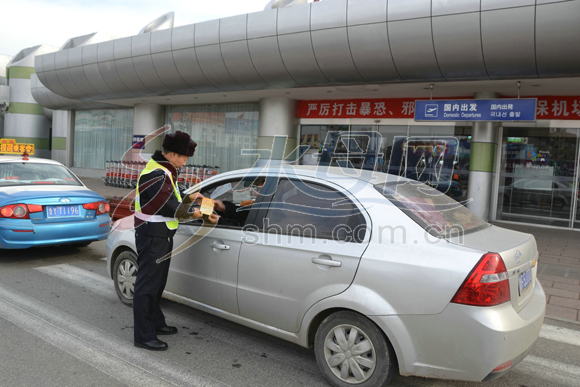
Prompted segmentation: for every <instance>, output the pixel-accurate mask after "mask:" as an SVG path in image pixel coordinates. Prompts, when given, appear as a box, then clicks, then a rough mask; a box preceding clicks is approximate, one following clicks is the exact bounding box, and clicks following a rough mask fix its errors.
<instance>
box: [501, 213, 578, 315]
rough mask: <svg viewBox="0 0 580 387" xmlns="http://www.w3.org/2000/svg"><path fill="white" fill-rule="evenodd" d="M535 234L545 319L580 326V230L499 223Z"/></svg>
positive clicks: (505, 226)
mask: <svg viewBox="0 0 580 387" xmlns="http://www.w3.org/2000/svg"><path fill="white" fill-rule="evenodd" d="M497 225H498V226H500V227H504V228H509V229H511V230H516V231H521V232H527V233H530V234H533V235H534V237H535V238H536V242H537V244H538V252H539V253H540V258H539V260H538V279H539V280H540V283H541V284H542V286H543V287H544V291H545V292H546V298H547V301H548V304H547V307H546V317H550V318H556V319H563V320H567V321H575V322H577V323H580V230H578V231H572V230H557V229H553V228H544V227H534V226H527V225H515V224H505V223H499V222H498V223H497Z"/></svg>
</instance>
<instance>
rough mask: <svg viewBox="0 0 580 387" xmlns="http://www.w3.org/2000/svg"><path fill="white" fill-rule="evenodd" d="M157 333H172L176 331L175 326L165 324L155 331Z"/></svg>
mask: <svg viewBox="0 0 580 387" xmlns="http://www.w3.org/2000/svg"><path fill="white" fill-rule="evenodd" d="M155 332H156V333H157V334H158V335H174V334H176V333H177V328H176V327H168V326H165V327H163V328H161V329H157V330H156V331H155Z"/></svg>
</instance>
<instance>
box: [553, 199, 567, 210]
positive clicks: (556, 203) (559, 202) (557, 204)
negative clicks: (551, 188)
mask: <svg viewBox="0 0 580 387" xmlns="http://www.w3.org/2000/svg"><path fill="white" fill-rule="evenodd" d="M565 206H566V201H565V200H564V199H562V198H554V199H553V200H552V208H555V209H556V210H561V209H563V208H564V207H565Z"/></svg>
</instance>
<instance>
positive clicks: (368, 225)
mask: <svg viewBox="0 0 580 387" xmlns="http://www.w3.org/2000/svg"><path fill="white" fill-rule="evenodd" d="M272 180H274V179H272ZM291 180H300V181H302V182H303V183H306V184H309V185H317V186H320V187H323V188H325V189H328V190H332V191H333V192H335V193H337V194H338V195H340V196H342V197H343V198H344V199H345V200H348V201H349V202H350V203H351V204H352V205H353V206H354V207H355V208H357V209H358V211H359V213H360V214H361V216H362V218H363V220H364V226H365V233H364V237H363V238H360V239H357V238H354V237H353V238H351V240H350V241H346V240H340V239H335V238H333V236H330V237H325V236H318V235H317V236H316V237H315V238H312V237H310V236H305V235H296V234H288V233H287V232H285V231H284V230H282V235H284V236H290V237H298V238H309V239H312V240H318V239H320V240H332V241H335V242H338V243H369V241H370V237H371V232H372V221H371V218H370V216H369V214H368V213H367V211H366V209H365V208H364V206H362V204H361V203H360V202H359V201H358V199H356V198H355V197H354V196H347V195H345V194H344V192H348V191H347V190H345V189H344V188H342V187H340V186H338V185H336V184H334V183H332V182H330V181H326V180H325V181H323V182H321V181H320V180H314V179H310V178H308V177H304V176H291V177H280V178H279V179H278V181H277V185H276V187H275V188H276V190H273V189H272V187H271V185H272V184H270V186H269V187H268V189H267V192H270V194H269V195H265V196H264V199H265V200H264V203H265V208H263V209H260V210H259V211H258V212H256V216H255V218H254V219H253V222H252V226H254V227H255V231H256V230H257V232H260V233H268V232H266V231H265V230H264V228H263V225H264V219H265V218H266V216H268V213H269V211H270V204H271V202H272V200H273V199H274V196H275V194H276V192H277V188H278V186H279V185H280V184H281V183H282V181H291ZM274 181H275V180H274ZM247 224H248V223H247ZM356 228H358V226H357V227H355V229H356ZM353 231H354V230H353Z"/></svg>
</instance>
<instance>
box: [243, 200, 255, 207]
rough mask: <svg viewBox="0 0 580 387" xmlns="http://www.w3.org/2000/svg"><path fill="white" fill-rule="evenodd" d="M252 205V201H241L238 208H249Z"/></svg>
mask: <svg viewBox="0 0 580 387" xmlns="http://www.w3.org/2000/svg"><path fill="white" fill-rule="evenodd" d="M252 204H254V201H253V200H242V202H241V203H240V207H246V206H251V205H252Z"/></svg>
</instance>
